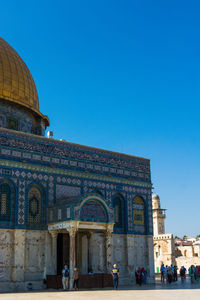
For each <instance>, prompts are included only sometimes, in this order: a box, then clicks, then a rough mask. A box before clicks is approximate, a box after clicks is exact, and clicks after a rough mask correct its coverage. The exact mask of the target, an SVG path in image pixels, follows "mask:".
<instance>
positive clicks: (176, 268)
mask: <svg viewBox="0 0 200 300" xmlns="http://www.w3.org/2000/svg"><path fill="white" fill-rule="evenodd" d="M177 271H178V267H177V266H176V265H175V266H174V274H173V275H174V276H173V279H174V281H177V280H178V277H177Z"/></svg>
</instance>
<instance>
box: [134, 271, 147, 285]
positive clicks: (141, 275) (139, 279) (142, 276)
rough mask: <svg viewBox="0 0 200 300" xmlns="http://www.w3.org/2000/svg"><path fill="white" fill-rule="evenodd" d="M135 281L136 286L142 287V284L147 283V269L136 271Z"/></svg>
mask: <svg viewBox="0 0 200 300" xmlns="http://www.w3.org/2000/svg"><path fill="white" fill-rule="evenodd" d="M135 280H136V284H139V285H142V283H146V281H147V271H146V270H145V268H143V267H142V268H140V267H139V268H136V270H135Z"/></svg>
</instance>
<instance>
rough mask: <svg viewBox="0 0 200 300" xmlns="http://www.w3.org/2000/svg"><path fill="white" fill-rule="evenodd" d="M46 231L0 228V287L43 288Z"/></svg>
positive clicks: (14, 288) (7, 289)
mask: <svg viewBox="0 0 200 300" xmlns="http://www.w3.org/2000/svg"><path fill="white" fill-rule="evenodd" d="M45 235H46V232H45V231H25V230H0V290H1V291H11V290H13V291H17V290H24V289H26V287H27V284H28V283H29V282H30V283H32V285H33V288H34V289H38V288H43V279H44V269H45Z"/></svg>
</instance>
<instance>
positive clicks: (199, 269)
mask: <svg viewBox="0 0 200 300" xmlns="http://www.w3.org/2000/svg"><path fill="white" fill-rule="evenodd" d="M177 271H178V268H177V266H173V265H171V266H164V264H162V265H161V267H160V274H161V282H163V283H164V282H165V281H166V282H168V283H171V282H172V281H177V279H178V278H177V277H178V275H177ZM186 271H187V270H186V268H185V267H184V266H182V267H181V268H180V278H181V282H182V283H184V281H185V278H186ZM188 273H189V277H190V279H191V283H194V282H195V281H198V280H199V278H200V266H196V267H195V266H194V265H191V266H190V268H189V270H188Z"/></svg>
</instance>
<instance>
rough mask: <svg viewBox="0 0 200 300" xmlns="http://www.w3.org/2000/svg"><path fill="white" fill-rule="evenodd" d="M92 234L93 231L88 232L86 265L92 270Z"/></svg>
mask: <svg viewBox="0 0 200 300" xmlns="http://www.w3.org/2000/svg"><path fill="white" fill-rule="evenodd" d="M93 234H94V232H93V231H89V232H88V267H89V269H91V268H92V270H93V265H92V261H93V258H92V236H93ZM93 271H94V270H93Z"/></svg>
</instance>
